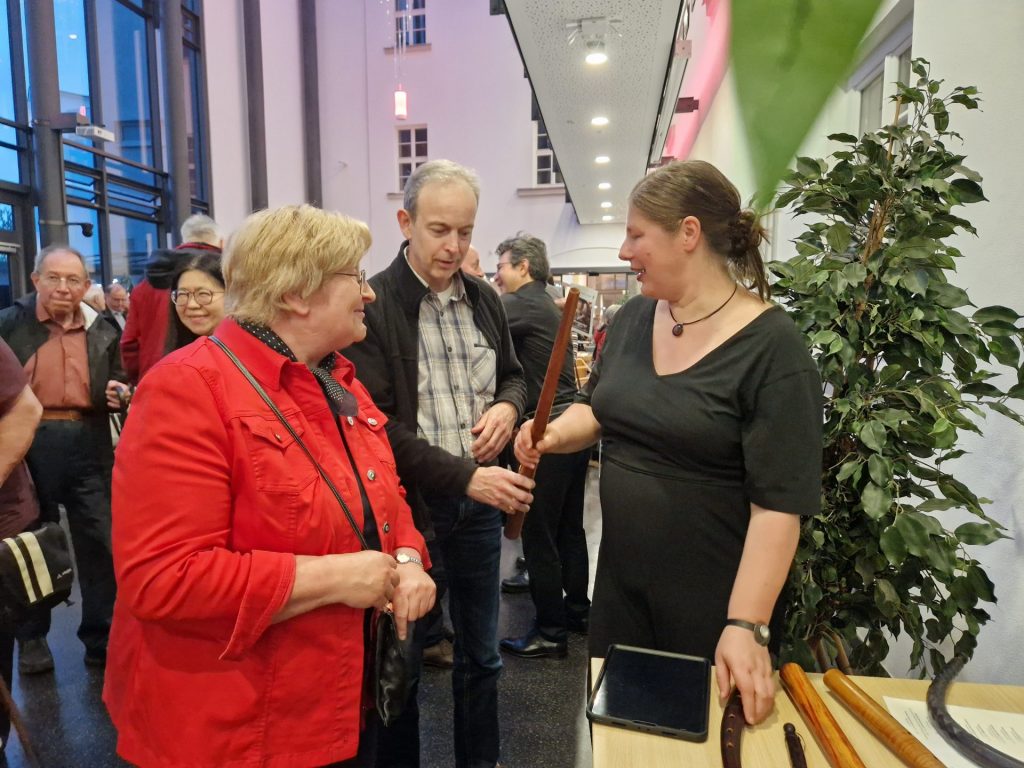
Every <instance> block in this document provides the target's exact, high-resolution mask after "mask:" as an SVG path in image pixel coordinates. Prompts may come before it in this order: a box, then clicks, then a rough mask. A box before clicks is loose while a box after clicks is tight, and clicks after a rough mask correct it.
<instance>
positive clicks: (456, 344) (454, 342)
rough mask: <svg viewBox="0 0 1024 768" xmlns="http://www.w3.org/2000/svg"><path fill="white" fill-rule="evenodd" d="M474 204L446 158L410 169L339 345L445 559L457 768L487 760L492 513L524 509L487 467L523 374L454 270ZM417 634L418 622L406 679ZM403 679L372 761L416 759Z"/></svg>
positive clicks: (512, 476) (481, 296)
mask: <svg viewBox="0 0 1024 768" xmlns="http://www.w3.org/2000/svg"><path fill="white" fill-rule="evenodd" d="M478 200H479V182H478V181H477V178H476V175H475V174H473V172H472V171H469V170H468V169H466V168H463V167H462V166H460V165H458V164H456V163H453V162H451V161H449V160H434V161H431V162H428V163H425V164H424V165H422V166H420V167H419V168H418V169H417V170H416V171H415V172H414V173H413V174H412V176H411V177H410V178H409V181H408V183H407V184H406V187H405V200H404V207H403V209H402V210H401V211H399V212H398V223H399V226H400V227H401V229H402V233H403V234H404V235H405V237H406V241H405V242H404V243H403V244H402V246H401V249H400V251H399V254H398V257H397V258H396V259H395V260H394V261H393V262H392V263H391V266H389V267H388V268H387V269H385V270H384V271H383V272H381V273H379V274H377V275H375V276H374V277H373V278H372V279H371V280H370V284H371V285H372V287H373V289H374V291H375V292H376V294H377V301H376V302H375V303H373V304H369V305H367V307H366V326H367V329H368V333H367V337H366V340H365V341H363V342H362V343H360V344H356V345H355V346H353V347H350V348H349V349H348V350H347V351H346V356H347V357H349V358H350V359H351V360H352V361H353V362H354V363H355V364H356V369H357V373H358V376H359V380H360V381H362V382H363V384H365V385H366V387H367V389H369V391H370V394H371V395H372V396H373V399H374V401H375V402H376V403H377V405H378V406H379V407H380V408H381V410H383V411H384V412H385V413H386V414H387V415H388V417H389V419H390V420H389V422H388V425H387V432H388V437H389V438H390V440H391V445H392V448H393V449H394V454H395V460H396V462H397V466H398V474H399V476H400V477H401V479H402V484H403V485H404V486H405V487H406V490H407V492H408V499H409V503H410V505H411V506H412V510H413V518H414V519H415V520H416V524H417V527H418V528H419V529H420V530H421V531H422V532H424V534H425V535H426V538H427V541H428V546H430V545H431V541H432V540H433V544H434V545H435V546H436V547H437V549H438V550H439V551H440V554H441V558H440V559H441V561H442V562H443V563H444V569H445V571H446V578H447V584H448V589H449V595H450V606H451V614H452V625H453V627H454V629H455V666H454V669H453V673H452V689H453V693H454V698H455V729H454V730H455V734H454V735H455V764H456V766H458V768H463V766H467V767H468V766H473V767H474V768H476V767H477V766H494V765H496V764H497V761H498V754H499V735H498V689H497V683H498V676H499V675H500V673H501V655H500V654H499V653H498V646H497V624H498V577H499V573H498V565H499V559H500V556H501V526H502V511H503V510H504V511H508V512H525V510H526V509H527V508H528V505H529V503H530V501H531V500H532V496H531V495H530V490H531V489H532V487H533V481H531V480H527V479H526V478H524V477H522V476H520V475H518V474H516V473H514V472H510V471H509V470H507V469H503V468H501V467H498V466H494V461H495V459H496V457H497V456H498V453H499V452H500V451H501V449H502V448H503V447H504V446H505V444H506V443H507V442H508V439H509V436H510V435H511V434H512V428H513V426H514V425H515V423H516V421H517V420H518V419H519V417H520V416H521V415H522V412H523V407H524V405H525V397H526V384H525V381H524V380H523V372H522V368H521V367H520V365H519V362H518V361H517V360H516V356H515V352H514V351H513V348H512V339H511V337H510V336H509V331H508V323H507V322H506V320H505V314H504V312H503V311H502V309H501V304H500V303H499V300H498V295H497V294H496V293H495V292H494V291H492V290H490V289H489V288H488V287H487V286H486V285H484V283H483V282H482V281H480V280H478V279H477V278H475V277H471V276H467V275H464V274H462V273H461V272H460V271H459V267H460V265H461V263H462V261H463V259H464V258H465V256H466V251H467V249H468V248H469V243H470V239H471V237H472V234H473V225H474V222H475V220H476V209H477V202H478ZM431 560H435V562H436V559H435V557H434V553H433V551H432V552H431ZM435 570H436V566H435ZM432 575H435V574H432ZM435 578H437V577H436V575H435ZM441 597H442V595H441V589H440V587H439V589H438V601H440V599H441ZM422 642H423V626H422V622H421V626H418V627H417V630H416V640H415V642H414V646H415V648H414V656H415V657H416V658H415V662H414V667H415V670H416V680H418V672H419V669H418V668H419V657H418V654H419V653H421V652H422ZM415 682H416V681H414V685H413V689H412V694H411V696H410V702H409V705H408V707H407V709H406V712H405V713H404V714H403V716H402V718H401V719H400V721H399V722H398V723H396V724H395V725H394V726H393V727H391V728H387V729H382V732H381V739H380V742H379V753H378V764H379V765H382V766H416V765H419V733H418V722H419V712H418V709H417V706H416V685H415Z"/></svg>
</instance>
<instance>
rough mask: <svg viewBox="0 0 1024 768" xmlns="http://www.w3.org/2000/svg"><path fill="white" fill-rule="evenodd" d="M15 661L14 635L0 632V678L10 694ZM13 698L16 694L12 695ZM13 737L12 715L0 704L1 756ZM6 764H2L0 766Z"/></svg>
mask: <svg viewBox="0 0 1024 768" xmlns="http://www.w3.org/2000/svg"><path fill="white" fill-rule="evenodd" d="M13 661H14V635H13V634H11V633H10V632H9V631H4V630H0V676H2V677H3V679H4V685H6V686H7V690H8V692H10V691H11V687H12V685H13V683H12V682H11V672H12V671H13V669H12V664H13ZM11 698H12V699H13V698H14V694H13V693H11ZM10 735H11V715H10V713H9V712H8V711H7V707H5V706H3V705H2V704H0V755H3V753H4V748H5V747H6V746H7V737H8V736H10ZM3 764H4V763H2V762H0V765H3Z"/></svg>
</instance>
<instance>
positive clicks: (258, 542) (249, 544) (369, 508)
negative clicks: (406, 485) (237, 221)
mask: <svg viewBox="0 0 1024 768" xmlns="http://www.w3.org/2000/svg"><path fill="white" fill-rule="evenodd" d="M369 246H370V233H369V230H368V229H367V228H366V225H364V224H362V223H361V222H357V221H354V220H352V219H349V218H348V217H346V216H342V215H341V214H338V213H329V212H326V211H322V210H319V209H316V208H313V207H311V206H308V205H303V206H299V207H296V206H289V207H285V208H280V209H277V210H272V211H261V212H258V213H255V214H253V215H252V216H250V217H249V218H248V219H246V221H245V222H244V223H243V224H242V226H241V228H240V229H239V230H238V231H237V232H236V233H235V234H234V236H233V237H232V238H231V241H230V243H229V245H228V248H227V251H226V252H225V255H224V262H223V270H224V278H225V288H224V295H223V303H224V308H225V311H226V314H227V316H226V317H225V319H224V320H223V321H222V322H221V323H220V325H219V326H218V327H217V329H216V331H215V333H214V334H213V335H212V336H209V337H203V338H200V339H198V340H197V341H196V342H195V343H192V344H189V345H187V346H185V347H183V348H181V349H178V350H177V351H175V352H172V353H170V354H169V355H167V356H166V357H164V359H163V360H161V361H160V362H159V363H158V364H157V365H155V366H154V367H153V368H151V369H150V370H149V371H148V372H147V373H146V376H145V378H144V379H143V380H142V383H141V384H140V385H139V389H138V393H137V395H136V397H135V401H134V404H133V406H132V408H133V410H132V418H131V419H130V420H129V421H128V424H127V426H126V427H125V430H124V432H123V433H122V437H121V444H120V447H119V448H118V453H117V460H116V464H115V468H114V492H113V518H114V531H113V544H114V561H115V571H116V574H117V578H118V598H117V605H116V607H115V610H114V624H113V628H112V630H111V639H110V650H109V654H110V663H109V664H108V666H107V676H106V680H105V687H104V694H103V697H104V701H105V702H106V704H107V707H108V709H109V711H110V714H111V718H112V720H113V722H114V725H115V727H116V728H117V731H118V753H119V754H120V755H121V756H122V757H124V758H125V759H127V760H129V761H130V762H132V763H134V764H137V765H145V766H156V767H159V766H183V765H188V766H210V767H211V768H212V767H213V766H228V765H236V766H242V765H252V766H257V765H260V766H270V765H281V766H284V765H288V766H296V768H300V767H301V766H325V765H344V766H367V765H372V764H373V762H372V761H373V746H374V743H375V739H374V729H375V728H376V722H377V718H376V714H375V712H374V710H373V695H372V694H373V691H374V686H373V682H374V681H373V680H372V679H371V677H370V672H371V669H372V659H371V657H372V653H368V652H367V649H368V648H372V645H371V644H370V643H369V642H368V632H369V628H370V626H371V623H372V615H371V614H372V609H379V608H383V607H384V606H385V605H387V604H389V603H390V604H391V605H392V607H393V610H394V614H395V619H396V624H397V628H398V634H399V636H400V637H402V638H404V637H406V636H407V634H408V632H410V631H411V630H412V628H411V627H410V626H409V624H410V622H412V621H414V620H416V619H418V618H419V617H421V616H423V615H424V614H425V613H426V612H427V611H428V610H429V608H430V606H431V605H432V604H433V601H434V583H433V581H432V580H431V579H430V577H429V576H427V574H426V573H425V571H424V567H425V566H426V567H429V561H428V559H427V555H426V548H425V546H424V542H423V537H422V536H421V535H420V534H419V532H417V530H416V528H415V526H414V525H413V522H412V518H411V514H410V511H409V507H408V505H407V504H406V502H405V492H404V490H403V489H402V487H401V486H400V485H399V480H398V475H397V473H396V470H395V459H394V456H393V455H392V453H391V447H390V444H389V442H388V439H387V436H386V435H385V432H384V425H385V423H386V422H387V418H386V417H385V416H384V414H383V413H381V412H380V411H379V410H378V409H377V408H376V407H375V406H374V404H373V402H372V401H371V399H370V396H369V395H368V394H367V391H366V389H365V388H364V387H363V385H362V384H361V383H360V382H359V380H358V379H356V376H355V368H354V366H353V365H352V364H351V363H350V362H349V361H348V360H347V359H346V358H345V357H344V356H343V353H342V352H340V350H344V349H345V348H346V347H348V346H349V345H351V344H353V343H354V342H357V341H360V340H361V339H363V338H364V336H365V335H366V326H365V324H364V309H365V307H366V305H367V304H368V303H370V302H372V301H373V300H374V298H375V296H374V293H373V290H372V289H371V288H370V287H369V285H368V284H367V283H366V281H365V279H364V273H363V272H362V270H361V269H360V260H361V259H362V257H363V255H364V254H365V253H366V250H367V249H368V248H369ZM188 274H189V272H188V271H186V272H184V273H183V274H182V279H181V281H180V282H179V283H178V287H177V289H176V290H177V293H176V302H175V306H179V305H180V304H182V303H183V302H184V304H185V305H186V307H187V306H190V305H191V306H192V307H193V309H194V308H195V305H196V304H197V303H198V304H199V305H200V306H207V307H208V306H212V305H213V303H214V301H215V298H214V297H212V296H211V297H207V296H206V295H205V294H203V293H202V291H205V290H210V288H209V287H208V286H207V287H203V286H201V285H200V284H199V283H191V284H189V283H187V282H186V277H187V276H188ZM186 291H188V292H190V293H189V294H188V295H187V296H186V293H185V292H186ZM210 292H211V293H213V291H212V290H211V291H210ZM207 298H209V299H210V301H209V303H204V302H205V301H206V300H207ZM218 298H219V297H218ZM229 353H230V354H229ZM232 355H233V356H234V357H235V358H236V359H237V363H236V362H235V360H233V359H232V357H231V356H232ZM242 368H244V369H245V370H246V371H248V374H249V375H250V376H251V377H252V380H249V379H248V378H247V377H246V375H245V373H244V372H243V370H241V369H242ZM253 382H255V384H254V383H253ZM256 385H258V386H259V388H260V389H262V391H263V393H264V394H265V395H266V397H267V398H269V400H270V401H271V402H272V403H273V404H274V406H276V408H277V409H278V410H279V411H280V416H278V415H277V414H275V412H274V409H273V408H271V406H270V405H269V404H268V403H267V402H266V401H265V400H264V399H263V396H262V395H261V394H260V393H259V392H258V390H257V386H256ZM284 422H287V426H286V425H285V423H284ZM307 451H308V454H307ZM313 459H315V460H316V462H317V463H318V464H319V465H320V468H321V469H322V474H321V472H320V470H318V469H317V467H316V465H315V464H314V461H313ZM328 481H329V482H328ZM335 493H336V494H337V495H335ZM361 540H363V541H365V543H366V548H365V549H364V548H363V544H362V542H361ZM182 723H186V724H187V726H186V727H183V726H182Z"/></svg>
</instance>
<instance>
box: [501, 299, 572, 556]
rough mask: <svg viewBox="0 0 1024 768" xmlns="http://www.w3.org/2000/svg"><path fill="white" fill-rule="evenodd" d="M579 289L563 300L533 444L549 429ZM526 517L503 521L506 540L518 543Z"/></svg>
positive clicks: (525, 470) (527, 471)
mask: <svg viewBox="0 0 1024 768" xmlns="http://www.w3.org/2000/svg"><path fill="white" fill-rule="evenodd" d="M579 298H580V291H579V288H570V289H569V295H568V296H566V297H565V306H564V307H562V322H561V324H560V325H559V326H558V335H557V336H556V337H555V346H554V347H552V348H551V357H550V358H549V359H548V369H547V371H546V372H545V374H544V386H543V387H542V388H541V391H540V397H539V398H537V411H536V414H535V415H534V417H533V426H532V428H531V429H530V434H532V435H533V442H534V443H537V442H539V441H540V439H541V438H542V437H544V430H546V429H547V428H548V419H549V418H550V417H551V406H552V405H554V402H555V391H556V390H557V389H558V377H559V376H561V375H562V364H563V363H564V362H565V353H566V351H567V350H568V349H569V337H570V336H571V335H572V323H573V320H575V319H576V303H577V302H578V301H579ZM533 473H534V470H533V469H531V468H529V467H525V466H523V465H522V464H520V465H519V474H520V475H523V476H525V477H529V478H532V477H533ZM525 515H526V513H525V512H524V513H522V514H513V515H509V517H508V519H507V520H506V521H505V538H506V539H518V538H519V534H520V533H522V530H523V518H524V517H525Z"/></svg>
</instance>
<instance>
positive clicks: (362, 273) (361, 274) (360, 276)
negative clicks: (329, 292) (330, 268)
mask: <svg viewBox="0 0 1024 768" xmlns="http://www.w3.org/2000/svg"><path fill="white" fill-rule="evenodd" d="M332 274H335V275H344V276H345V277H351V278H354V279H355V280H356V281H357V282H358V283H359V290H360V291H363V290H366V270H365V269H360V270H359V271H358V272H333V273H332Z"/></svg>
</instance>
